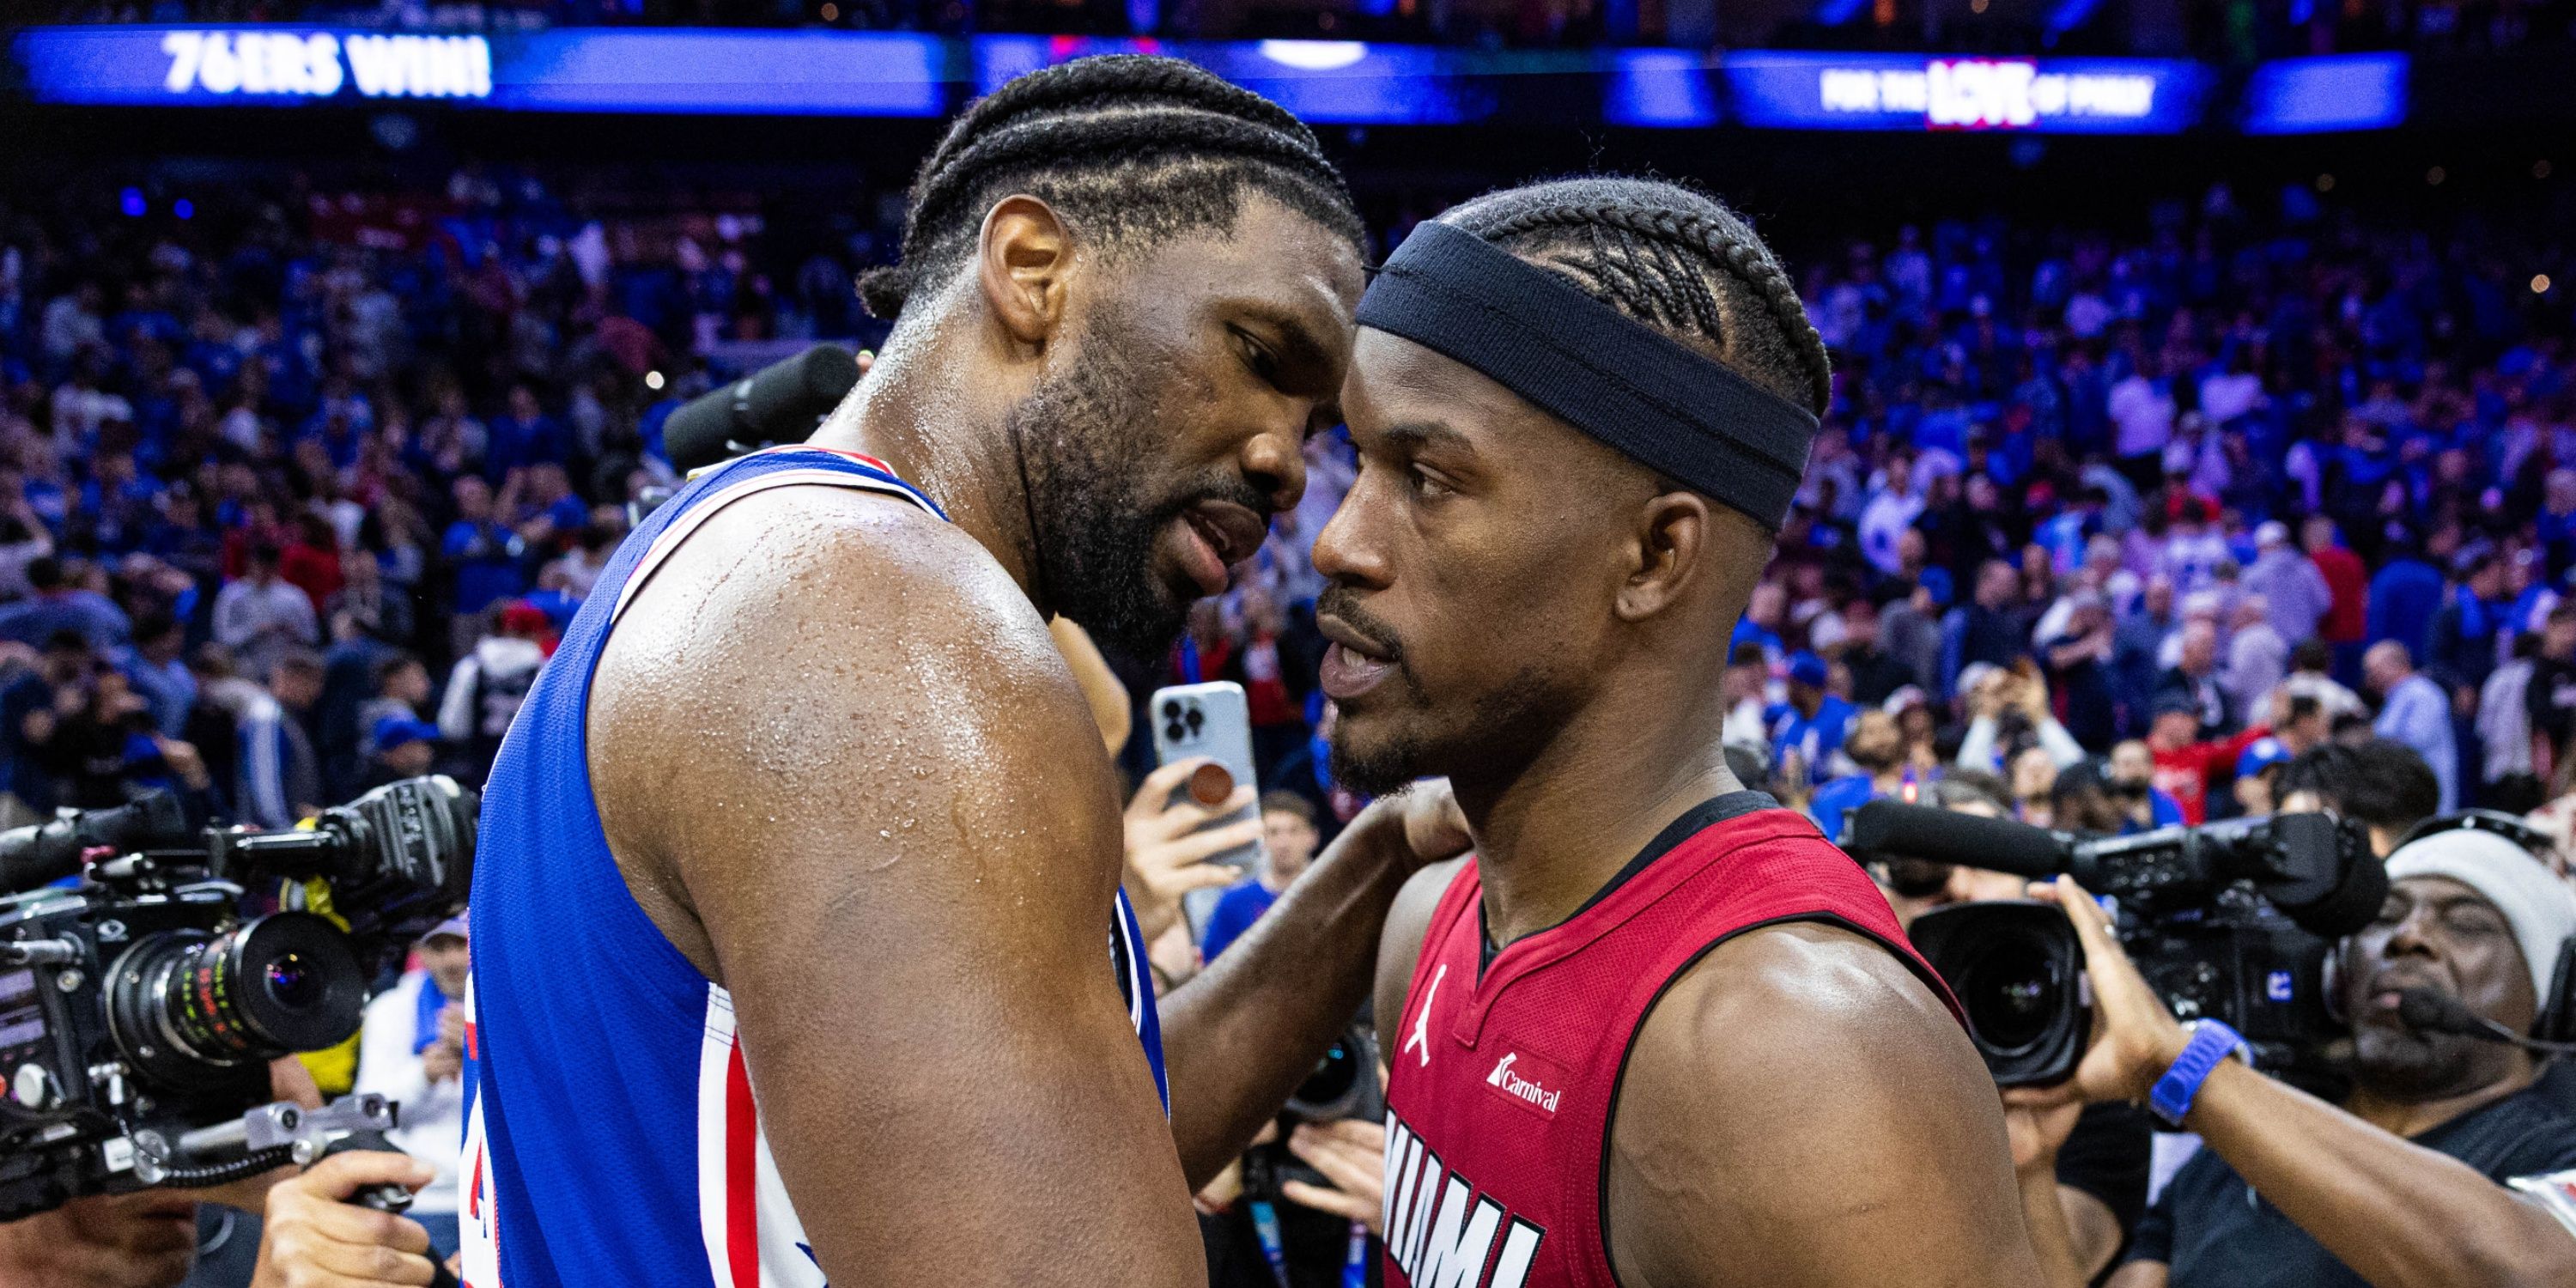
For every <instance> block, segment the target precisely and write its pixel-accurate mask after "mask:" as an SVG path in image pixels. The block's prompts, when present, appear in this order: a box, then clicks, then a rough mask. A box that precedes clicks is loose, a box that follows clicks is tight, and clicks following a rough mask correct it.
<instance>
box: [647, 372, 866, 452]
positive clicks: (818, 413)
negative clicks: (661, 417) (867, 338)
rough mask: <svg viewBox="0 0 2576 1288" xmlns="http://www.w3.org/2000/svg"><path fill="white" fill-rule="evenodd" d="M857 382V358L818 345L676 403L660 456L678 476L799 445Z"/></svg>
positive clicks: (664, 426)
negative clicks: (765, 450) (786, 445)
mask: <svg viewBox="0 0 2576 1288" xmlns="http://www.w3.org/2000/svg"><path fill="white" fill-rule="evenodd" d="M858 383H859V355H857V354H855V353H852V352H850V351H849V350H848V349H845V348H843V347H841V346H840V345H837V344H818V345H816V346H814V347H813V348H811V349H807V350H806V351H805V352H803V353H800V354H797V355H796V356H795V357H793V358H789V359H787V360H785V361H783V362H777V363H772V364H771V365H769V366H766V367H763V368H761V369H760V370H758V371H756V372H753V373H752V374H750V375H748V376H745V377H743V378H742V379H740V380H737V381H734V382H733V383H732V384H729V385H722V386H719V387H717V388H714V389H710V390H708V391H707V392H705V393H703V394H700V395H698V396H697V397H695V398H692V399H690V400H689V401H687V402H685V403H682V404H681V405H680V407H679V408H678V410H676V411H673V412H672V413H671V417H670V419H668V420H666V421H663V422H662V451H663V454H664V455H666V456H668V457H669V458H670V460H671V464H672V466H673V467H675V468H677V469H678V470H680V471H681V472H682V473H687V472H688V471H690V470H694V469H697V468H698V467H699V466H702V465H713V464H715V463H716V462H718V461H721V460H724V459H726V458H728V457H733V456H740V455H742V454H743V453H744V452H749V451H754V450H757V449H759V448H763V447H767V446H769V445H770V444H772V443H798V442H803V441H804V440H805V439H806V438H807V437H808V436H809V435H811V434H812V433H813V432H814V429H815V427H816V426H818V425H820V424H822V423H823V418H824V417H826V416H829V415H831V414H832V409H833V408H835V407H838V406H840V405H841V400H842V399H843V398H846V397H848V396H849V393H850V390H851V389H852V388H853V387H855V386H856V385H857V384H858Z"/></svg>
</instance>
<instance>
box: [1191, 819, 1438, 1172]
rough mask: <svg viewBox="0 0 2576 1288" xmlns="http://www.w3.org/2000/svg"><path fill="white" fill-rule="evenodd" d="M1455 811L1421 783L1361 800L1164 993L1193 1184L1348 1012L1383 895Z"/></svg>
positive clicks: (1277, 1098) (1310, 1062)
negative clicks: (1232, 933) (1329, 840)
mask: <svg viewBox="0 0 2576 1288" xmlns="http://www.w3.org/2000/svg"><path fill="white" fill-rule="evenodd" d="M1457 808H1458V807H1457V805H1456V803H1455V802H1454V801H1453V800H1452V799H1451V798H1450V796H1449V793H1448V789H1447V788H1446V787H1445V786H1431V785H1425V786H1418V787H1416V788H1414V789H1413V790H1412V791H1409V792H1406V793H1405V794H1404V795H1402V796H1396V797H1389V798H1387V799H1384V800H1381V801H1379V802H1377V803H1376V804H1374V805H1371V806H1370V807H1369V808H1368V809H1367V810H1366V811H1365V812H1363V813H1362V814H1361V815H1360V816H1359V817H1358V818H1356V819H1353V820H1352V821H1351V825H1350V826H1349V827H1348V828H1346V829H1344V830H1343V832H1342V834H1341V835H1340V836H1338V837H1335V838H1334V839H1333V844H1332V845H1331V847H1330V848H1328V849H1326V850H1325V851H1324V853H1323V854H1322V855H1320V856H1318V857H1317V858H1316V860H1315V862H1314V865H1313V866H1311V867H1309V868H1308V869H1307V870H1306V871H1305V873H1304V874H1302V875H1300V876H1299V877H1298V878H1297V880H1296V881H1295V882H1294V883H1293V884H1291V885H1290V886H1289V887H1288V890H1287V892H1286V893H1284V894H1282V895H1280V896H1279V902H1278V903H1276V904H1274V905H1272V906H1271V909H1270V911H1269V912H1267V913H1264V914H1262V917H1261V919H1260V920H1259V921H1256V922H1254V923H1253V924H1252V929H1250V930H1248V931H1246V932H1244V935H1243V938H1241V939H1238V940H1236V941H1235V943H1234V946H1233V947H1230V948H1228V949H1226V950H1225V952H1224V953H1222V954H1220V955H1219V956H1218V957H1217V959H1216V960H1215V961H1213V962H1210V963H1208V967H1207V969H1206V970H1203V971H1200V972H1199V973H1198V974H1197V975H1196V976H1194V977H1192V978H1191V980H1190V981H1189V982H1188V983H1186V984H1183V985H1181V986H1180V987H1179V988H1176V989H1174V990H1172V991H1171V992H1170V993H1169V994H1167V995H1165V997H1164V998H1163V1006H1162V1020H1163V1045H1164V1049H1165V1053H1166V1061H1167V1069H1168V1072H1169V1074H1170V1076H1171V1083H1172V1136H1173V1138H1174V1140H1176V1141H1177V1142H1178V1143H1179V1145H1180V1151H1181V1161H1182V1165H1183V1167H1184V1169H1185V1170H1186V1171H1187V1172H1188V1174H1189V1178H1190V1183H1191V1184H1192V1185H1194V1186H1196V1185H1204V1184H1205V1183H1207V1182H1208V1181H1210V1180H1212V1179H1214V1178H1215V1176H1216V1174H1217V1173H1218V1172H1221V1171H1223V1170H1225V1165H1226V1164H1227V1163H1229V1162H1232V1161H1233V1160H1234V1159H1235V1157H1236V1156H1237V1155H1240V1154H1241V1153H1242V1152H1243V1150H1244V1147H1245V1146H1247V1145H1249V1144H1251V1143H1252V1137H1253V1136H1254V1134H1255V1133H1257V1132H1259V1131H1260V1130H1261V1124H1262V1123H1264V1122H1266V1121H1268V1120H1269V1119H1270V1118H1271V1117H1272V1116H1273V1115H1275V1114H1277V1113H1278V1112H1279V1107H1280V1106H1281V1105H1283V1104H1286V1103H1287V1100H1288V1093H1290V1092H1292V1091H1294V1090H1296V1089H1297V1084H1298V1083H1299V1082H1301V1081H1303V1080H1304V1079H1305V1077H1306V1075H1307V1074H1309V1073H1311V1072H1313V1071H1314V1068H1315V1061H1317V1060H1318V1059H1320V1058H1322V1056H1323V1054H1324V1049H1325V1048H1326V1047H1328V1046H1330V1045H1331V1044H1332V1041H1333V1039H1334V1037H1336V1036H1338V1035H1339V1034H1340V1033H1341V1031H1342V1029H1343V1027H1344V1026H1346V1025H1348V1024H1349V1023H1350V1022H1351V1018H1352V1017H1353V1016H1354V1015H1356V1014H1357V1013H1358V1011H1359V1008H1360V1002H1361V1000H1362V999H1364V998H1365V997H1367V996H1368V990H1369V982H1370V979H1371V972H1372V969H1373V967H1374V965H1375V963H1376V960H1377V949H1378V944H1379V940H1380V937H1381V932H1382V931H1383V930H1384V928H1385V926H1386V915H1387V906H1388V904H1390V903H1391V902H1393V901H1394V899H1395V897H1396V892H1397V890H1398V889H1400V888H1402V887H1403V886H1404V884H1405V879H1406V878H1407V877H1410V876H1412V875H1413V873H1414V870H1415V869H1416V868H1418V867H1420V866H1421V862H1422V860H1421V857H1419V856H1421V855H1425V854H1428V855H1432V856H1439V855H1445V854H1454V853H1456V852H1457V851H1458V850H1459V849H1461V848H1463V847H1464V846H1465V845H1466V824H1465V822H1464V821H1463V820H1461V819H1459V818H1458V815H1457ZM1416 938H1417V941H1418V939H1419V935H1418V934H1417V936H1416Z"/></svg>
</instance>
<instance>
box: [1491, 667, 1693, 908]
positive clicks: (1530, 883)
mask: <svg viewBox="0 0 2576 1288" xmlns="http://www.w3.org/2000/svg"><path fill="white" fill-rule="evenodd" d="M1658 681H1661V682H1658ZM1676 694H1692V695H1693V696H1691V697H1689V698H1686V699H1684V700H1682V701H1680V702H1676V701H1674V696H1675V695H1676ZM1699 694H1706V695H1707V696H1706V697H1701V696H1697V695H1699ZM1725 714H1726V713H1725V710H1724V708H1723V705H1722V704H1721V703H1720V702H1719V701H1718V700H1717V696H1716V690H1715V689H1714V688H1713V687H1710V686H1704V685H1702V686H1693V685H1690V684H1688V683H1687V682H1686V677H1685V676H1684V675H1683V674H1682V673H1680V672H1679V671H1678V670H1676V671H1675V672H1673V673H1671V674H1668V675H1663V676H1645V675H1623V676H1621V677H1620V679H1619V681H1618V682H1616V683H1614V684H1612V685H1608V686H1605V692H1604V693H1603V694H1602V695H1601V696H1599V697H1597V698H1596V699H1595V700H1594V701H1593V702H1591V703H1590V704H1589V705H1588V706H1586V707H1584V708H1583V709H1582V710H1580V711H1578V712H1576V713H1575V714H1574V716H1573V717H1572V718H1570V719H1568V720H1566V721H1565V722H1564V723H1563V724H1562V725H1561V726H1559V727H1558V728H1557V729H1556V731H1555V732H1554V733H1553V734H1552V735H1550V736H1549V738H1548V740H1547V742H1546V743H1545V744H1544V745H1543V746H1542V747H1540V748H1539V750H1538V752H1537V754H1536V755H1534V756H1532V757H1531V758H1530V759H1528V760H1527V761H1525V762H1522V763H1520V764H1518V765H1516V766H1512V767H1509V768H1507V769H1505V770H1503V771H1501V772H1498V773H1495V774H1492V775H1490V776H1479V775H1476V774H1473V773H1460V774H1456V775H1453V776H1452V779H1451V785H1452V787H1453V788H1454V789H1455V790H1456V792H1457V796H1458V805H1459V808H1460V810H1461V811H1462V812H1463V813H1465V815H1466V817H1467V824H1468V828H1469V830H1470V831H1471V832H1472V833H1473V834H1474V837H1475V841H1476V856H1477V860H1476V861H1477V869H1478V871H1479V872H1480V873H1481V875H1482V879H1483V882H1484V888H1485V893H1484V902H1485V926H1486V930H1487V933H1488V934H1490V935H1491V936H1492V937H1493V941H1494V942H1495V943H1496V944H1508V943H1510V942H1512V941H1513V940H1515V939H1519V938H1522V937H1524V936H1526V935H1530V934H1533V933H1536V932H1537V931H1541V930H1545V929H1547V928H1548V927H1550V926H1553V925H1556V924H1557V923H1559V922H1561V921H1564V920H1565V919H1566V918H1568V917H1571V916H1573V915H1574V913H1575V911H1576V910H1577V909H1579V908H1581V907H1582V906H1583V903H1584V901H1585V900H1587V899H1590V898H1591V897H1592V896H1593V895H1594V894H1595V893H1597V892H1598V891H1599V890H1600V889H1601V887H1602V886H1603V885H1604V884H1606V883H1607V882H1608V881H1609V880H1610V878H1611V877H1612V876H1614V875H1616V874H1617V873H1618V871H1619V869H1620V868H1622V867H1624V866H1626V865H1627V863H1628V861H1629V860H1630V859H1632V858H1634V857H1636V855H1637V853H1638V851H1640V850H1643V849H1644V848H1645V847H1646V843H1647V842H1649V841H1652V840H1654V839H1655V836H1656V834H1657V833H1659V832H1661V831H1663V830H1664V828H1665V827H1666V826H1667V825H1669V824H1670V823H1671V822H1672V821H1673V820H1674V819H1676V818H1679V817H1681V815H1682V814H1683V813H1684V812H1685V811H1687V810H1689V809H1690V808H1691V807H1692V806H1695V805H1698V804H1699V803H1700V802H1702V801H1705V800H1707V799H1709V798H1710V797H1712V796H1718V795H1722V794H1724V793H1726V792H1731V791H1738V790H1741V789H1742V787H1743V784H1741V783H1739V782H1737V781H1736V779H1735V775H1734V774H1733V773H1732V772H1730V771H1729V770H1728V769H1727V767H1726V758H1725V757H1724V756H1723V755H1722V754H1720V752H1719V746H1720V730H1721V728H1722V727H1723V725H1724V723H1725Z"/></svg>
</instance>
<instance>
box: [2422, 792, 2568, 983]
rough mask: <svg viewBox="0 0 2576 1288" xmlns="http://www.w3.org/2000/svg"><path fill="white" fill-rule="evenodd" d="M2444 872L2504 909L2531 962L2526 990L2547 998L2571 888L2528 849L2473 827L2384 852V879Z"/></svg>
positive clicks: (2565, 930)
mask: <svg viewBox="0 0 2576 1288" xmlns="http://www.w3.org/2000/svg"><path fill="white" fill-rule="evenodd" d="M2408 877H2449V878H2450V879H2452V880H2454V881H2457V882H2459V883H2460V884H2461V885H2464V886H2467V887H2468V888H2470V889H2472V890H2475V891H2477V892H2478V895H2479V897H2481V898H2483V899H2485V900H2486V901H2487V902H2488V903H2491V904H2494V905H2495V908H2496V911H2498V912H2500V913H2503V914H2504V919H2505V923H2506V924H2507V925H2509V926H2511V927H2513V939H2514V942H2515V943H2516V944H2519V945H2521V947H2522V961H2523V964H2524V965H2525V966H2528V967H2530V968H2531V994H2532V996H2533V997H2535V998H2537V999H2539V1002H2540V1004H2541V1005H2542V1006H2547V1005H2548V1004H2549V975H2550V972H2551V971H2553V970H2555V969H2557V966H2558V947H2559V945H2560V944H2563V943H2565V942H2567V937H2568V936H2570V935H2576V890H2571V889H2569V888H2568V885H2567V883H2566V882H2564V881H2561V880H2559V879H2558V874H2557V873H2555V872H2552V871H2550V870H2549V865H2547V864H2545V863H2543V862H2541V861H2540V860H2539V859H2538V858H2536V857H2534V856H2533V855H2532V853H2531V852H2530V851H2529V850H2526V849H2524V848H2522V847H2521V846H2519V845H2516V844H2514V843H2513V842H2511V841H2508V840H2506V839H2504V838H2503V837H2501V836H2498V835H2496V834H2495V833H2493V832H2483V831H2479V830H2477V829H2474V828H2453V829H2452V830H2450V831H2447V832H2436V833H2434V834H2433V835H2431V836H2428V837H2425V838H2424V839H2422V840H2420V841H2409V842H2407V843H2406V844H2404V845H2401V846H2398V847H2397V852H2396V853H2395V854H2391V855H2389V856H2388V879H2389V880H2390V881H2391V882H2396V881H2403V880H2405V879H2406V878H2408Z"/></svg>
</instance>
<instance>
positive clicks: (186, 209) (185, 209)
mask: <svg viewBox="0 0 2576 1288" xmlns="http://www.w3.org/2000/svg"><path fill="white" fill-rule="evenodd" d="M170 213H171V214H174V215H177V216H178V217H179V218H181V219H194V218H196V217H197V203H195V202H193V201H190V200H188V199H187V198H186V197H181V198H179V199H178V200H177V201H174V202H171V203H170Z"/></svg>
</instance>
